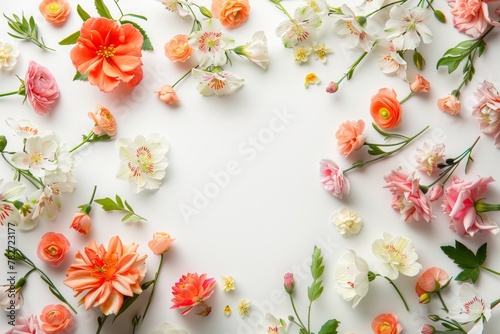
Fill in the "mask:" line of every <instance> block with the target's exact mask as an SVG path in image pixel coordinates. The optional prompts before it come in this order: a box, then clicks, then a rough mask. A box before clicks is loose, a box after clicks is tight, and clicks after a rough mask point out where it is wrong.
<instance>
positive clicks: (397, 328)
mask: <svg viewBox="0 0 500 334" xmlns="http://www.w3.org/2000/svg"><path fill="white" fill-rule="evenodd" d="M402 330H403V326H401V324H400V323H399V322H398V317H397V316H396V315H395V314H392V313H384V314H380V315H378V316H376V317H375V319H373V321H372V331H373V333H375V334H399V333H401V331H402Z"/></svg>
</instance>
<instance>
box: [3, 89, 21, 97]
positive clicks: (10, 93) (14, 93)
mask: <svg viewBox="0 0 500 334" xmlns="http://www.w3.org/2000/svg"><path fill="white" fill-rule="evenodd" d="M17 93H19V91H18V90H15V91H13V92H8V93H3V94H0V97H4V96H9V95H16V94H17Z"/></svg>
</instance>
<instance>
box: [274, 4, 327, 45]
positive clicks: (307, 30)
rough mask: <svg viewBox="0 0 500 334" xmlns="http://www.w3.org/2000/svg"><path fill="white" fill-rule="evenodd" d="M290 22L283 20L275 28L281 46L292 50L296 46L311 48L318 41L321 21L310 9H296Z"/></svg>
mask: <svg viewBox="0 0 500 334" xmlns="http://www.w3.org/2000/svg"><path fill="white" fill-rule="evenodd" d="M293 17H294V18H293V19H292V20H285V21H283V22H281V23H280V25H279V26H278V28H276V36H278V37H281V41H282V42H283V45H284V46H285V47H287V48H293V47H294V46H297V45H306V46H310V47H312V46H313V45H314V44H316V41H317V40H318V32H317V30H318V28H319V27H320V26H321V19H320V17H319V15H318V14H316V13H315V12H314V10H313V9H312V8H311V7H298V8H297V9H296V10H295V13H294V15H293Z"/></svg>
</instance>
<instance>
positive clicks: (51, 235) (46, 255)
mask: <svg viewBox="0 0 500 334" xmlns="http://www.w3.org/2000/svg"><path fill="white" fill-rule="evenodd" d="M69 246H70V244H69V241H68V239H66V237H65V236H64V235H62V234H61V233H55V232H47V233H45V234H44V235H43V236H42V238H41V239H40V243H39V244H38V250H37V255H38V258H39V259H40V260H42V261H43V262H46V263H48V264H49V265H51V266H52V267H57V266H58V265H60V264H61V263H62V262H63V261H64V258H65V257H66V253H67V252H68V250H69Z"/></svg>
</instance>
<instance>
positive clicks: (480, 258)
mask: <svg viewBox="0 0 500 334" xmlns="http://www.w3.org/2000/svg"><path fill="white" fill-rule="evenodd" d="M487 247H488V243H487V242H485V243H484V244H482V245H481V247H479V248H478V249H477V252H476V259H477V263H478V264H479V265H482V264H483V263H484V261H486V253H487V249H486V248H487Z"/></svg>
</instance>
